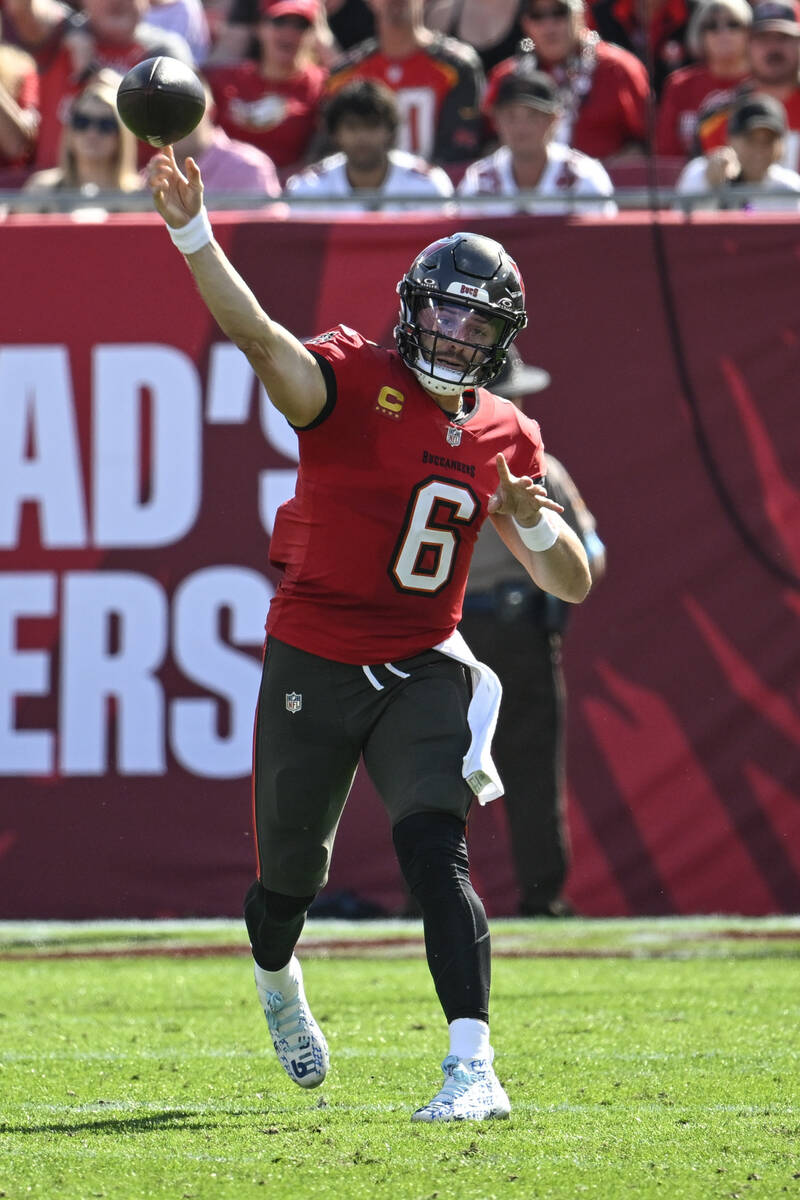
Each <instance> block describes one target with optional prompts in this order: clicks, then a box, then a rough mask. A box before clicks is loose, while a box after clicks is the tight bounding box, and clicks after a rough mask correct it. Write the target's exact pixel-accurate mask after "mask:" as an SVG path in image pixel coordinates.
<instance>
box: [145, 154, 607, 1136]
mask: <svg viewBox="0 0 800 1200" xmlns="http://www.w3.org/2000/svg"><path fill="white" fill-rule="evenodd" d="M150 187H151V189H152V192H153V197H154V201H155V204H156V207H157V209H158V211H159V212H160V213H161V215H162V216H163V218H164V220H165V222H166V224H167V227H168V229H169V232H170V236H171V237H172V240H173V242H174V243H175V244H176V246H177V247H178V249H179V250H181V251H182V253H183V254H184V255H185V257H186V261H187V263H188V265H189V269H190V270H191V272H192V274H193V275H194V278H195V280H196V282H197V285H198V287H199V290H200V293H201V295H202V297H203V299H204V301H205V303H206V305H207V306H208V309H209V311H210V312H211V314H212V316H213V317H214V318H215V320H216V321H217V322H218V323H219V325H220V327H221V328H222V330H223V332H224V333H225V334H226V335H227V337H229V338H230V339H231V340H232V341H233V342H234V343H235V344H236V345H237V346H238V347H239V348H240V349H241V350H242V351H243V352H244V353H245V354H246V355H247V357H248V359H249V361H250V363H251V364H252V366H253V369H254V370H255V372H256V374H257V375H258V377H259V379H261V381H262V382H263V383H264V385H265V387H266V389H267V391H268V393H269V396H270V399H271V401H272V403H273V404H274V405H275V407H276V408H277V409H278V410H279V411H280V412H281V413H282V414H283V415H284V416H285V417H286V418H287V420H288V421H289V422H290V423H291V425H292V426H293V427H294V428H295V429H296V430H297V433H298V440H299V443H300V465H299V469H298V476H297V487H296V492H295V495H294V497H293V498H292V499H291V500H289V501H288V502H287V503H286V504H284V505H283V506H282V507H281V509H280V510H279V512H278V516H277V519H276V523H275V528H274V533H273V536H272V540H271V543H270V561H271V562H272V563H273V565H275V566H276V567H278V568H280V569H281V570H282V572H283V574H282V579H281V582H280V585H279V587H278V589H277V592H276V594H275V597H274V599H273V601H272V603H271V606H270V610H269V616H268V620H267V643H266V650H265V657H264V670H263V677H262V683H261V689H260V694H259V699H258V708H257V714H256V730H255V754H254V762H255V766H254V798H255V799H254V810H255V825H256V830H255V832H256V844H257V850H258V878H257V879H256V881H255V882H254V883H253V885H252V887H251V888H250V890H249V892H248V894H247V897H246V899H245V920H246V924H247V929H248V932H249V936H250V942H251V945H252V951H253V957H254V959H255V977H256V985H257V989H258V994H259V997H260V1000H261V1003H262V1005H263V1007H264V1010H265V1013H266V1016H267V1021H268V1024H269V1028H270V1031H271V1034H272V1040H273V1044H274V1046H275V1049H276V1051H277V1054H278V1057H279V1059H280V1061H281V1063H282V1065H283V1067H284V1069H285V1070H286V1072H287V1074H288V1075H289V1077H290V1078H291V1079H292V1080H294V1082H295V1083H297V1084H299V1085H300V1086H301V1087H316V1086H317V1085H318V1084H320V1083H322V1081H323V1079H324V1078H325V1074H326V1072H327V1069H328V1048H327V1045H326V1042H325V1038H324V1036H323V1034H322V1032H321V1030H320V1029H319V1026H318V1025H317V1023H316V1022H315V1020H314V1018H313V1016H312V1014H311V1010H310V1008H309V1005H308V1002H307V1000H306V997H305V992H304V989H303V977H302V973H301V969H300V964H299V963H298V960H297V957H296V955H295V953H294V951H295V946H296V943H297V941H298V938H299V936H300V932H301V930H302V928H303V923H304V921H305V915H306V911H307V909H308V907H309V905H310V904H311V902H312V901H313V899H314V897H315V895H316V894H317V892H318V891H319V889H320V888H322V887H323V886H324V884H325V882H326V879H327V875H328V866H329V862H330V856H331V851H332V848H333V841H334V837H335V834H336V829H337V825H338V823H339V819H340V817H341V814H342V810H343V807H344V804H345V801H346V799H347V795H348V792H349V790H350V787H351V784H352V781H353V777H354V775H355V771H356V767H357V766H358V763H359V760H360V759H361V757H362V756H363V759H364V762H365V765H366V768H367V771H368V772H369V774H370V777H371V778H372V781H373V783H374V784H375V786H376V789H377V791H378V793H379V794H380V796H381V798H382V800H383V802H384V804H385V806H386V809H387V812H388V814H389V818H390V820H391V824H392V835H393V840H394V846H395V850H396V854H397V858H398V861H399V864H400V867H401V869H402V872H403V875H404V877H405V880H406V883H407V885H408V887H409V890H410V891H411V893H412V894H413V895H414V897H415V898H416V900H417V903H418V904H419V907H420V909H421V911H422V915H423V923H424V931H425V948H426V954H427V959H428V964H429V967H430V971H431V974H432V976H433V982H434V985H435V988H436V992H437V995H438V997H439V1001H440V1003H441V1006H442V1008H443V1010H444V1014H445V1017H446V1019H447V1023H448V1027H449V1053H448V1054H447V1056H446V1057H445V1059H444V1063H443V1064H442V1066H443V1071H444V1081H443V1086H442V1088H441V1090H440V1091H439V1092H438V1093H437V1095H436V1096H435V1097H434V1098H433V1099H432V1100H431V1101H430V1102H429V1103H428V1104H425V1105H424V1106H423V1107H421V1108H419V1109H418V1110H417V1111H416V1112H415V1113H414V1114H413V1119H415V1120H419V1121H450V1120H454V1119H456V1120H458V1119H467V1120H486V1119H488V1118H492V1117H505V1116H508V1113H509V1107H510V1106H509V1101H508V1097H507V1096H506V1093H505V1091H504V1090H503V1088H502V1086H501V1084H500V1082H499V1080H498V1078H497V1076H496V1074H495V1071H494V1067H493V1057H494V1053H493V1049H492V1046H491V1042H490V1037H489V982H490V945H489V929H488V923H487V920H486V914H485V911H484V908H483V905H482V903H481V901H480V899H479V898H478V896H477V894H476V892H475V890H474V888H473V887H472V884H471V882H470V875H469V863H468V858H467V847H466V841H465V825H466V820H467V815H468V813H469V809H470V805H471V803H472V801H473V800H474V798H475V796H477V797H478V799H479V800H480V801H481V802H486V801H487V800H492V799H494V798H496V797H497V796H499V795H501V794H502V785H501V783H500V781H499V780H498V778H497V772H496V770H495V768H494V764H493V762H492V760H491V754H490V741H491V734H492V730H493V728H494V724H495V721H496V717H497V707H498V704H499V694H500V687H499V684H498V682H497V678H496V676H494V675H493V674H492V672H490V671H489V670H488V669H487V668H484V667H483V666H482V664H480V663H478V662H476V660H475V658H474V656H472V654H471V653H470V651H469V649H468V647H467V646H466V644H465V643H464V641H463V639H462V638H461V637H460V635H459V634H458V633H457V632H456V626H457V624H458V621H459V617H460V614H461V602H462V598H463V594H464V588H465V584H466V578H467V570H468V566H469V559H470V555H471V551H472V548H473V546H474V543H475V538H476V536H477V533H478V529H479V528H480V526H481V524H482V523H483V521H484V520H485V519H486V517H487V516H488V517H489V518H490V519H491V520H492V521H493V522H494V524H495V525H496V527H497V529H498V531H499V533H500V535H501V537H502V538H503V540H504V541H505V542H506V544H507V546H508V547H509V549H510V550H511V552H512V553H513V554H515V555H516V557H517V558H518V559H519V561H520V562H521V563H522V564H523V565H524V567H525V569H526V570H527V571H528V572H529V574H530V576H531V578H532V579H533V580H534V581H535V582H536V583H537V584H538V585H539V586H540V587H542V588H543V589H545V590H546V591H549V592H552V593H553V594H554V595H556V596H558V597H560V598H561V599H562V600H566V601H572V602H580V601H581V600H583V598H584V597H585V595H586V594H587V592H588V590H589V587H590V576H589V568H588V564H587V560H586V554H585V552H584V549H583V546H582V545H581V542H580V541H579V539H578V538H577V536H576V535H575V533H573V531H572V530H571V529H570V528H569V526H568V525H567V524H566V523H565V522H564V521H563V520H562V518H561V516H560V515H559V514H560V505H558V504H557V503H556V502H555V501H553V500H551V499H550V498H549V497H548V495H547V491H546V489H545V486H544V480H543V469H542V462H543V459H542V454H543V450H542V440H541V437H540V433H539V428H538V425H537V424H536V423H535V422H534V421H532V420H530V419H528V418H527V417H525V416H524V415H523V414H522V413H520V412H519V411H518V410H517V409H516V408H515V407H514V405H513V404H511V403H509V402H508V401H506V400H501V399H500V398H499V397H497V396H494V395H493V394H492V393H491V392H490V391H488V390H487V389H486V387H485V386H484V385H486V384H488V383H490V382H491V380H492V378H493V377H494V376H495V375H496V374H497V373H498V371H499V370H500V369H501V367H502V365H503V362H504V360H505V357H506V352H507V350H508V347H509V346H510V345H511V343H512V341H513V340H514V338H515V337H516V335H517V333H518V332H519V330H520V329H522V328H523V327H524V325H525V322H526V315H525V296H524V290H523V285H522V280H521V278H520V273H519V270H518V268H517V266H516V264H515V263H514V261H513V259H511V258H510V256H509V255H508V254H507V253H506V252H505V250H504V249H503V247H502V246H500V245H499V244H498V243H497V242H495V241H492V240H491V239H490V238H485V237H481V236H478V235H475V234H471V233H457V234H454V235H452V236H451V237H447V238H442V239H441V240H439V241H437V242H434V243H433V244H432V245H431V246H428V247H427V248H426V249H424V250H423V251H422V252H421V253H420V254H419V255H418V256H417V258H416V259H415V260H414V262H413V263H412V265H411V267H410V269H409V271H408V272H407V274H406V275H405V276H404V278H403V280H402V281H401V283H400V284H399V288H398V290H399V293H400V318H399V322H398V325H397V328H396V331H395V332H396V343H397V344H396V348H391V349H387V348H383V347H381V346H378V345H376V344H375V343H373V342H370V341H368V340H367V339H366V338H364V337H362V336H361V335H360V334H359V333H356V332H355V331H354V330H352V329H349V328H347V327H346V326H342V325H340V326H338V327H337V328H335V329H332V330H330V331H328V332H327V333H324V334H322V335H321V336H320V337H317V338H314V339H312V340H311V341H309V342H308V343H307V344H303V343H302V342H300V341H299V340H298V339H297V338H296V337H294V335H293V334H291V333H290V332H289V331H288V330H287V329H285V328H283V327H282V326H281V325H279V324H278V323H277V322H276V321H274V320H272V318H271V317H269V316H268V315H267V313H266V312H264V311H263V309H262V308H261V307H260V306H259V304H258V302H257V301H256V299H255V297H254V296H253V294H252V292H251V291H250V290H249V288H248V287H247V285H246V284H245V282H244V281H243V280H242V279H241V277H240V276H239V275H238V274H237V272H236V271H235V270H234V268H233V266H232V265H231V264H230V262H229V261H228V259H227V258H226V257H225V255H224V254H223V252H222V250H221V249H220V247H219V246H218V245H217V243H216V242H215V241H214V238H213V234H212V230H211V225H210V223H209V219H208V215H207V213H206V210H205V207H204V205H203V187H202V180H201V176H200V172H199V170H198V168H197V166H196V164H195V163H194V161H193V160H192V159H191V158H189V159H187V160H186V175H185V176H184V175H183V174H182V173H181V172H180V171H179V170H178V168H177V166H176V164H175V159H174V156H173V153H172V151H171V149H168V150H166V151H165V152H164V153H162V154H159V155H157V156H156V157H155V158H154V159H153V161H152V164H151V170H150Z"/></svg>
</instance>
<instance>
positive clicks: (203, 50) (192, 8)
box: [144, 0, 211, 67]
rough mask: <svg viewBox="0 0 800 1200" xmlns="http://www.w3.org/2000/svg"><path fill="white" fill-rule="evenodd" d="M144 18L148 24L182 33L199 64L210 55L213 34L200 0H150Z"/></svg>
mask: <svg viewBox="0 0 800 1200" xmlns="http://www.w3.org/2000/svg"><path fill="white" fill-rule="evenodd" d="M144 19H145V21H146V22H147V24H148V25H157V26H158V28H159V29H168V30H170V31H171V32H172V33H178V34H180V36H181V37H182V38H183V39H184V41H185V42H186V44H187V45H188V47H189V49H190V50H191V52H192V58H193V59H194V61H195V63H196V64H197V66H198V67H200V66H202V65H203V63H204V62H205V60H206V58H207V57H208V51H209V48H210V45H211V35H210V32H209V27H208V19H207V17H206V10H205V8H204V7H203V5H202V4H201V2H200V0H150V7H149V8H148V9H147V12H146V13H145V18H144Z"/></svg>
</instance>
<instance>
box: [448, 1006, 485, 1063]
mask: <svg viewBox="0 0 800 1200" xmlns="http://www.w3.org/2000/svg"><path fill="white" fill-rule="evenodd" d="M450 1053H451V1054H454V1055H455V1057H456V1058H463V1059H464V1060H465V1061H466V1062H469V1060H470V1059H473V1058H480V1059H484V1058H491V1053H492V1049H491V1045H490V1044H489V1026H488V1025H487V1024H486V1022H485V1021H477V1020H474V1019H473V1018H471V1017H459V1018H458V1019H457V1020H455V1021H451V1022H450Z"/></svg>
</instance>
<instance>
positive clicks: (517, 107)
mask: <svg viewBox="0 0 800 1200" xmlns="http://www.w3.org/2000/svg"><path fill="white" fill-rule="evenodd" d="M560 112H561V103H560V100H559V97H558V91H557V89H556V85H555V83H554V82H553V80H552V79H551V77H550V76H549V75H547V74H545V73H544V72H543V71H536V70H530V69H527V68H526V67H525V66H521V67H520V68H518V69H517V70H516V71H514V72H512V73H511V74H510V75H506V76H505V78H504V79H503V80H502V82H501V84H500V86H499V88H498V91H497V99H496V101H495V105H494V108H493V111H492V117H493V119H494V123H495V127H496V129H497V133H498V136H499V138H500V143H501V144H500V146H499V147H498V149H497V150H495V152H494V153H493V154H490V155H489V156H488V157H487V158H481V159H478V161H477V162H474V163H472V164H471V165H470V166H469V167H467V170H466V173H465V174H464V177H463V179H462V180H461V183H460V184H459V186H458V189H457V191H458V195H459V196H486V198H487V200H486V203H484V204H481V205H480V206H479V207H474V206H473V205H471V204H470V205H464V206H463V207H464V211H465V212H470V211H471V212H480V213H484V214H490V215H492V216H503V215H506V214H507V213H514V212H529V213H541V214H562V213H572V212H575V213H586V212H588V213H592V214H593V215H595V216H596V215H597V214H598V213H601V214H602V215H604V216H609V217H612V216H615V215H616V212H617V206H616V204H615V203H614V201H613V200H612V199H611V197H612V196H613V194H614V185H613V183H612V182H611V179H610V178H609V175H608V172H607V171H606V169H605V167H604V166H603V165H602V163H600V162H598V161H597V159H595V158H589V156H588V155H586V154H581V153H580V151H579V150H573V149H572V147H570V146H564V145H562V144H561V143H559V142H555V141H554V140H553V134H554V132H555V129H556V125H557V123H558V119H559V116H560ZM521 192H526V193H529V195H528V196H527V197H524V198H523V197H522V196H520V193H521ZM495 196H497V197H508V198H509V199H508V200H507V201H506V202H505V203H494V202H493V201H492V200H491V199H490V198H491V197H495ZM587 196H588V197H597V200H596V202H595V203H591V202H590V201H586V200H583V199H582V198H583V197H587ZM512 200H513V202H512Z"/></svg>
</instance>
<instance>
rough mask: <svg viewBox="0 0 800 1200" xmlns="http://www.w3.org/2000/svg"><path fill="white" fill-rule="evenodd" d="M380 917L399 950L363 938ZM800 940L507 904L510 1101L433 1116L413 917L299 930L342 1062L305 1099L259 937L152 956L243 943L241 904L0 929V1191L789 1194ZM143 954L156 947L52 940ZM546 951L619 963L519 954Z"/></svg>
mask: <svg viewBox="0 0 800 1200" xmlns="http://www.w3.org/2000/svg"><path fill="white" fill-rule="evenodd" d="M377 933H380V934H381V935H382V936H383V935H385V936H386V937H387V940H388V941H389V942H390V943H392V942H393V943H394V945H393V946H392V945H390V946H389V947H388V950H381V949H380V948H378V947H376V948H374V949H371V948H369V947H366V948H365V947H364V946H363V945H360V944H359V943H363V941H364V940H365V939H366V940H369V939H373V938H375V937H376V934H377ZM743 934H747V935H748V936H742V935H743ZM760 934H764V935H766V934H769V935H770V936H769V937H767V936H764V937H760V936H758V935H760ZM331 937H333V938H334V939H335V941H336V943H337V944H336V946H335V947H334V948H333V949H332V950H331V949H326V943H327V941H328V940H329V939H330V938H331ZM409 939H410V944H409ZM799 939H800V924H799V923H798V922H797V921H794V920H789V919H786V920H783V921H781V920H776V921H772V922H753V921H748V922H745V921H735V922H731V921H728V922H725V921H722V922H719V921H718V922H713V921H686V922H677V921H671V922H670V921H652V922H646V921H637V922H589V921H575V922H572V921H569V922H542V921H538V922H498V923H496V925H495V939H494V940H495V945H496V946H497V948H498V950H500V951H503V952H504V953H507V954H508V955H509V956H508V957H505V956H503V954H499V955H498V957H497V958H496V960H495V967H494V987H493V1021H492V1032H493V1042H494V1044H495V1047H496V1050H497V1066H498V1073H499V1074H500V1076H501V1078H502V1079H503V1081H504V1083H505V1084H506V1087H507V1090H508V1093H509V1096H510V1098H511V1102H512V1105H513V1111H512V1116H511V1119H510V1121H505V1122H494V1123H492V1122H490V1123H486V1124H458V1125H455V1126H436V1127H427V1126H422V1127H420V1126H418V1125H412V1124H411V1123H410V1121H409V1114H410V1112H411V1111H412V1110H413V1109H414V1108H415V1107H416V1106H418V1105H419V1104H420V1103H423V1102H425V1101H427V1100H428V1099H430V1097H431V1095H433V1093H434V1092H435V1091H436V1090H437V1089H438V1086H439V1081H440V1079H441V1074H440V1072H439V1070H438V1063H439V1062H440V1060H441V1058H442V1057H443V1056H444V1054H445V1053H446V1051H447V1044H446V1031H445V1028H444V1022H443V1018H442V1017H441V1014H440V1012H439V1009H438V1006H437V1004H436V1001H435V999H434V995H433V990H432V986H431V984H430V980H429V978H428V974H427V968H426V966H425V962H424V958H423V956H422V952H421V947H420V942H419V926H418V925H416V924H414V923H397V922H395V923H391V924H389V925H387V924H380V925H376V924H372V923H370V924H369V925H361V926H357V927H355V928H354V927H350V926H344V925H340V924H338V923H336V924H333V923H329V922H317V923H316V924H313V925H310V926H309V928H308V931H307V935H306V937H305V945H306V949H305V952H304V954H303V960H304V964H305V974H306V982H307V988H308V992H309V996H310V999H311V1001H312V1004H313V1007H314V1011H315V1015H316V1016H317V1018H318V1020H319V1021H320V1023H321V1024H322V1025H323V1026H324V1028H325V1030H326V1033H327V1036H328V1040H329V1043H330V1048H331V1058H332V1069H331V1074H330V1075H329V1078H328V1080H327V1081H326V1083H325V1085H324V1087H323V1088H321V1089H319V1090H317V1091H312V1092H308V1093H306V1092H303V1091H301V1090H300V1089H298V1088H295V1087H293V1085H292V1084H291V1083H290V1082H289V1081H288V1079H286V1077H285V1076H284V1075H283V1073H282V1072H281V1070H280V1067H279V1066H278V1063H277V1060H276V1059H275V1057H274V1055H273V1053H272V1050H271V1047H270V1046H269V1042H268V1034H267V1029H266V1022H265V1021H264V1018H263V1015H262V1014H261V1012H260V1010H259V1008H258V1005H257V1001H256V998H255V989H254V987H253V985H252V977H251V971H250V965H249V962H248V959H247V957H246V956H245V955H223V954H215V955H213V956H210V957H179V956H178V955H177V953H176V954H169V953H166V954H165V953H163V951H165V950H169V949H173V950H175V951H177V950H178V949H179V948H181V946H184V945H187V944H188V945H195V946H197V945H212V946H217V947H223V946H226V945H228V944H229V943H236V942H239V943H241V941H242V932H241V928H240V926H239V925H238V923H230V922H217V923H202V924H200V925H197V926H195V927H189V928H187V927H185V926H181V925H179V924H177V923H171V924H169V925H167V924H163V925H158V926H131V927H128V926H126V927H121V926H119V925H113V924H105V925H93V926H83V927H77V928H72V929H70V928H68V927H62V926H55V925H53V926H48V925H44V926H41V925H40V926H24V925H5V926H3V925H0V951H1V952H3V953H4V955H5V956H6V961H4V962H3V963H2V964H0V1104H1V1105H2V1110H1V1112H0V1196H3V1197H7V1198H8V1200H23V1198H26V1200H27V1198H28V1197H32V1198H37V1200H78V1198H79V1200H88V1198H91V1197H107V1198H109V1200H145V1198H150V1197H156V1198H158V1200H183V1198H199V1200H206V1198H208V1200H212V1198H214V1200H217V1198H218V1200H229V1198H230V1200H238V1198H240V1197H241V1198H244V1200H251V1198H256V1197H264V1198H265V1200H266V1197H270V1198H272V1197H276V1198H278V1200H283V1198H284V1197H287V1198H297V1200H317V1198H319V1200H322V1198H323V1197H324V1198H325V1200H330V1198H336V1200H338V1198H339V1197H341V1198H342V1200H390V1198H391V1200H432V1198H434V1197H436V1198H437V1200H490V1198H491V1197H495V1198H497V1200H510V1198H514V1200H533V1198H537V1200H538V1198H541V1200H546V1198H553V1200H555V1198H558V1200H573V1198H578V1197H594V1198H597V1200H615V1198H616V1197H630V1198H631V1200H639V1198H641V1197H645V1198H648V1197H656V1196H657V1197H663V1198H669V1200H681V1198H692V1200H694V1198H697V1200H716V1198H717V1197H719V1198H728V1197H737V1196H738V1197H743V1198H744V1197H750V1198H753V1200H759V1198H760V1200H772V1198H773V1197H775V1198H777V1197H781V1198H782V1197H784V1196H789V1197H791V1196H800V1154H799V1153H798V1147H799V1146H800V1110H799V1108H798V1076H800V1069H799V1066H800V1064H799V1063H798V1059H799V1058H800V1053H799V1051H798V1028H799V1027H800V1020H799V1018H800V1011H799V1010H800V987H798V977H799V973H798V957H800V940H799ZM342 942H347V943H349V942H352V944H351V945H341V944H339V943H342ZM131 947H135V948H138V950H142V949H144V948H150V949H157V950H159V951H160V952H161V953H160V956H152V957H146V956H121V955H120V956H113V955H112V956H110V957H83V956H80V955H77V954H75V953H72V955H71V957H54V956H53V951H58V952H59V953H60V954H63V953H71V952H74V951H76V950H81V951H83V952H86V951H87V950H91V951H95V952H96V951H98V950H99V951H101V952H104V953H105V952H108V951H113V950H114V949H115V948H116V949H122V948H125V949H130V948H131ZM543 949H544V950H548V951H549V952H551V953H553V952H558V951H560V952H564V953H565V954H567V955H575V954H577V953H583V952H585V953H587V954H589V955H591V954H595V955H608V957H544V958H537V957H523V956H522V955H524V953H525V951H526V950H527V951H534V952H539V951H541V950H543ZM14 956H16V957H14Z"/></svg>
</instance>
